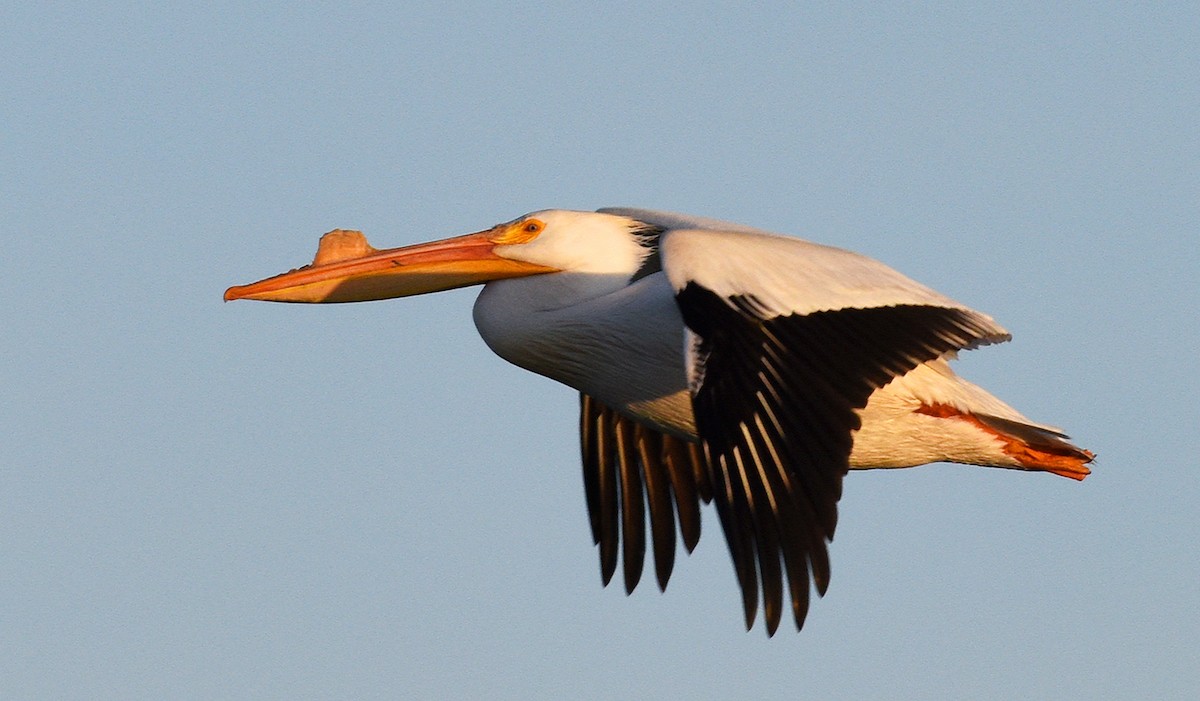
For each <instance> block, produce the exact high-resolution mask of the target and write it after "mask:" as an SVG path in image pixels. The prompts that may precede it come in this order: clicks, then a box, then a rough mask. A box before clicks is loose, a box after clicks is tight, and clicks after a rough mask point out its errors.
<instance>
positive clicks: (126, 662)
mask: <svg viewBox="0 0 1200 701" xmlns="http://www.w3.org/2000/svg"><path fill="white" fill-rule="evenodd" d="M0 46H3V48H4V54H5V56H6V67H5V69H4V70H3V71H0V93H2V94H3V95H4V97H5V100H4V101H5V105H6V106H5V108H4V128H3V129H0V160H2V162H3V165H4V173H5V176H4V177H3V178H0V207H2V208H3V213H4V215H5V216H4V224H5V226H6V227H7V230H8V233H7V234H6V236H5V237H4V241H5V245H4V255H3V256H0V293H2V294H3V298H4V299H5V300H6V302H7V303H6V312H5V314H4V332H3V334H2V335H0V359H2V364H0V389H2V393H3V397H4V401H2V402H0V421H2V422H3V424H2V425H3V426H4V427H5V431H4V435H5V438H4V440H2V441H0V562H3V563H4V564H3V566H2V567H0V660H3V661H2V662H0V695H3V696H4V697H6V698H122V699H133V698H146V699H151V698H180V699H187V698H196V699H202V698H254V699H266V698H281V699H282V698H289V699H295V698H484V697H486V698H513V699H518V698H520V699H528V698H597V699H600V698H614V697H633V698H652V697H667V698H670V697H688V698H696V699H703V698H714V699H715V698H738V697H740V698H749V697H758V698H785V697H786V698H795V697H797V696H812V697H832V698H854V699H890V698H905V697H908V698H978V699H987V698H992V699H1011V698H1094V699H1123V698H1151V697H1153V698H1164V699H1166V698H1179V699H1184V698H1195V697H1196V696H1197V695H1200V675H1198V674H1197V671H1196V670H1197V669H1200V652H1198V650H1200V593H1198V592H1200V588H1197V586H1196V582H1197V581H1198V580H1200V555H1198V554H1197V548H1196V544H1195V539H1196V536H1197V534H1198V533H1200V512H1198V510H1197V507H1196V503H1197V498H1198V496H1200V495H1198V493H1197V492H1198V490H1197V486H1196V474H1197V472H1196V471H1197V468H1198V465H1197V455H1198V454H1200V439H1198V438H1197V431H1196V427H1197V425H1198V423H1200V405H1198V402H1197V399H1196V397H1197V395H1198V394H1200V386H1198V381H1197V372H1196V369H1197V356H1196V349H1197V347H1200V322H1198V320H1197V318H1198V317H1197V314H1196V308H1197V305H1198V303H1200V286H1198V283H1197V274H1198V273H1200V254H1198V253H1197V248H1198V246H1197V244H1198V242H1200V237H1198V236H1197V223H1196V222H1197V221H1198V219H1200V218H1198V216H1197V215H1198V214H1200V211H1198V210H1200V136H1198V134H1200V132H1198V131H1197V129H1196V115H1197V113H1200V69H1198V66H1200V51H1198V49H1197V46H1200V12H1198V11H1197V10H1196V8H1195V6H1194V5H1193V4H1190V3H1179V4H1170V3H1160V4H1158V5H1155V6H1154V7H1152V8H1151V7H1144V6H1135V5H1118V4H1108V3H1065V4H1060V5H1058V6H1056V7H1054V8H1047V7H1044V6H1043V5H1042V4H1041V3H1027V4H1021V5H1012V6H1006V7H1002V8H997V7H992V6H991V5H983V6H967V5H958V4H953V5H946V6H927V5H900V4H895V5H892V6H890V9H886V10H881V9H880V8H878V7H874V6H869V5H864V6H845V7H815V8H804V7H795V6H793V5H791V4H780V5H778V6H773V5H772V6H766V5H764V6H761V7H756V8H745V7H733V6H729V5H727V4H720V3H694V4H692V5H689V6H688V7H686V8H679V9H674V10H670V9H664V8H661V7H659V6H658V4H640V3H617V4H608V5H597V4H594V3H593V4H587V5H585V4H582V3H580V4H565V5H552V4H545V5H543V4H539V3H520V4H514V5H496V4H492V3H479V4H474V3H465V4H454V3H403V4H397V6H395V7H393V6H392V4H390V3H379V4H347V3H339V4H336V5H330V6H318V5H314V6H308V7H299V8H298V7H295V6H294V5H293V4H290V3H278V4H255V5H253V6H251V7H247V6H245V5H243V4H240V3H210V4H206V5H204V6H196V7H185V6H181V5H173V6H170V7H168V6H159V5H157V4H152V3H151V4H147V3H108V4H106V5H104V6H99V5H85V4H63V5H53V6H48V5H36V4H34V3H23V4H22V6H18V7H8V8H6V9H4V10H0ZM609 205H627V206H645V207H653V208H660V209H672V210H678V211H684V212H692V213H696V214H702V215H706V216H712V217H719V218H724V219H731V220H735V221H741V222H744V223H746V224H751V225H755V226H759V227H763V228H768V229H773V230H777V231H782V232H786V233H792V234H796V235H799V236H803V237H805V238H809V239H812V240H816V241H820V242H823V243H829V244H833V245H838V246H842V247H846V248H851V249H854V250H858V251H861V252H863V253H866V254H868V255H871V256H873V257H876V258H879V259H881V260H883V261H885V262H887V263H888V264H890V265H892V266H893V267H895V268H897V269H899V270H901V271H903V272H904V273H906V274H908V275H909V276H911V277H914V278H916V279H917V280H920V281H922V282H924V283H926V284H928V285H931V286H933V287H935V288H936V289H938V290H940V291H942V292H944V293H946V294H948V295H951V296H953V297H955V298H957V299H960V300H962V301H963V302H966V303H968V304H970V305H972V306H974V307H976V308H979V309H981V310H983V311H986V312H988V313H989V314H991V315H993V316H994V317H996V319H997V320H999V321H1000V322H1001V323H1002V324H1004V325H1005V326H1006V327H1007V328H1008V329H1009V330H1010V331H1012V332H1013V334H1014V336H1015V339H1014V341H1013V342H1012V343H1010V344H1006V345H1004V346H999V347H992V348H987V349H984V350H981V351H979V352H975V353H970V354H967V355H966V356H964V357H963V359H962V361H961V362H960V363H959V365H958V367H959V369H960V371H961V372H963V373H964V374H965V375H967V376H968V377H969V378H971V379H972V380H974V381H976V382H978V383H979V384H982V385H984V386H985V387H987V388H989V389H990V390H992V391H993V392H995V393H996V394H997V395H998V396H1000V397H1002V398H1004V399H1005V400H1006V401H1008V402H1010V403H1012V404H1013V405H1014V406H1016V407H1017V408H1019V409H1020V410H1021V411H1023V412H1024V413H1026V414H1027V415H1029V416H1030V417H1032V418H1034V419H1038V420H1043V421H1047V422H1050V423H1055V424H1059V425H1062V426H1063V427H1064V428H1066V429H1067V430H1068V432H1070V433H1071V434H1072V436H1074V437H1075V438H1076V439H1077V441H1078V442H1079V443H1080V444H1081V445H1084V446H1086V447H1088V448H1091V449H1092V450H1094V451H1096V452H1097V453H1098V454H1099V459H1098V461H1097V463H1096V465H1095V469H1094V474H1093V475H1092V476H1091V477H1090V478H1089V479H1088V480H1087V481H1086V482H1084V483H1082V484H1076V483H1073V482H1070V481H1068V480H1064V479H1059V478H1055V477H1052V476H1048V475H1037V474H1022V473H1015V472H1010V471H1003V470H984V469H977V468H967V467H961V466H948V465H936V466H928V467H923V468H918V469H913V470H902V471H886V472H872V473H865V474H854V475H851V476H850V477H849V478H848V480H847V484H846V492H845V496H844V498H843V500H842V504H841V521H840V524H839V529H838V535H837V539H836V541H835V542H834V544H833V546H832V548H831V556H832V558H833V581H832V585H831V587H830V590H829V594H828V595H827V596H826V597H825V598H824V599H823V600H821V601H819V602H816V603H815V604H814V606H813V609H812V611H811V613H810V615H809V620H808V623H807V625H806V627H805V630H804V632H803V633H801V634H799V635H797V634H795V633H794V632H793V631H791V630H790V629H788V628H787V627H786V622H785V626H784V627H782V628H781V631H780V634H778V635H777V636H776V637H775V638H774V639H770V640H768V639H767V638H766V636H765V635H764V634H763V632H762V629H761V627H760V628H756V629H755V630H754V631H751V632H750V633H746V632H744V631H743V629H742V624H741V614H740V607H739V603H738V594H737V590H736V583H735V579H734V576H733V572H732V568H731V567H730V565H729V563H728V558H727V556H726V554H725V545H724V543H723V541H722V539H721V538H720V536H719V535H717V531H718V529H717V528H716V519H715V517H714V516H715V515H714V514H713V513H712V512H711V511H709V512H706V514H705V516H706V517H707V518H706V520H705V527H706V529H707V530H706V535H705V536H704V537H703V538H702V541H701V544H700V547H699V548H698V549H697V552H696V553H694V554H693V555H692V556H690V557H687V558H683V559H681V560H680V561H679V562H678V563H677V566H676V572H675V575H674V577H673V579H672V582H671V586H670V588H669V589H668V591H667V592H666V594H660V593H658V592H657V590H655V589H654V588H653V586H650V585H651V584H652V583H651V582H644V583H643V586H642V587H641V588H640V589H639V590H638V591H637V592H635V593H634V595H633V596H631V597H628V598H626V597H625V595H624V594H623V592H622V591H620V589H619V588H618V587H612V588H610V589H609V590H604V589H601V587H600V581H599V574H598V567H597V561H596V555H595V552H594V549H593V547H592V546H591V542H590V537H589V534H588V530H587V522H586V517H585V511H584V503H583V490H582V485H581V481H580V478H579V467H578V463H577V460H578V458H577V445H576V440H577V438H576V433H575V427H576V415H575V412H576V397H575V394H574V393H573V392H572V391H570V390H568V389H567V388H564V387H561V386H558V385H555V384H553V383H551V382H550V381H548V380H545V379H542V378H539V377H535V376H533V375H530V374H528V373H525V372H523V371H521V370H519V369H517V368H514V367H511V366H508V365H506V364H505V363H504V362H503V361H501V360H500V359H498V358H496V357H494V356H492V355H491V354H490V352H489V351H488V350H487V348H486V347H485V346H484V345H483V343H482V341H480V340H479V339H478V337H477V336H476V334H475V331H474V328H473V326H472V324H471V318H470V306H471V301H472V299H473V296H474V292H473V291H471V290H460V291H455V292H449V293H444V294H441V295H436V296H431V297H428V298H418V299H410V300H398V301H391V302H379V303H370V304H362V305H340V306H337V305H335V306H328V307H304V306H281V305H268V304H253V303H236V304H222V303H221V293H222V291H223V290H224V288H225V287H227V286H228V285H231V284H235V283H243V282H248V281H250V280H253V279H257V278H259V277H263V276H265V275H269V274H274V273H276V272H280V271H283V270H286V269H288V268H290V267H294V266H296V265H299V264H301V263H304V262H306V261H307V260H309V258H310V257H311V255H312V252H313V250H314V249H315V245H316V241H317V237H318V236H319V235H320V234H321V233H323V232H325V231H327V230H329V229H333V228H357V229H362V230H363V231H365V232H366V234H367V236H368V237H369V238H370V240H371V241H372V242H373V243H374V244H376V245H378V246H392V245H400V244H404V243H410V242H415V241H420V240H427V239H431V238H440V237H443V236H447V235H451V234H456V233H465V232H468V231H474V230H478V229H481V228H484V227H486V226H489V225H491V224H494V223H496V222H498V221H501V220H507V219H511V218H512V217H514V216H517V215H519V214H521V213H524V212H526V211H530V210H535V209H541V208H545V207H564V208H579V209H594V208H597V207H601V206H609Z"/></svg>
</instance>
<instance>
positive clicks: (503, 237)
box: [492, 219, 546, 246]
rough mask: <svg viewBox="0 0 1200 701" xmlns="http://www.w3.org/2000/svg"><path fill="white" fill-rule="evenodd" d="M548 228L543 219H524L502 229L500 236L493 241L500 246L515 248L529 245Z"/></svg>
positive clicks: (503, 226)
mask: <svg viewBox="0 0 1200 701" xmlns="http://www.w3.org/2000/svg"><path fill="white" fill-rule="evenodd" d="M545 228H546V223H545V222H543V221H542V220H541V219H522V220H520V221H515V222H512V223H511V224H505V225H502V226H501V227H500V232H499V234H498V235H497V236H496V237H495V238H493V239H492V240H493V241H494V242H495V243H496V245H498V246H514V245H518V244H522V243H529V242H530V241H532V240H534V239H536V238H537V237H538V234H540V233H542V230H544V229H545Z"/></svg>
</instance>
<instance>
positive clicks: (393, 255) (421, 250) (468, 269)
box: [225, 225, 557, 304]
mask: <svg viewBox="0 0 1200 701" xmlns="http://www.w3.org/2000/svg"><path fill="white" fill-rule="evenodd" d="M505 229H506V225H501V226H499V227H496V228H493V229H488V230H487V231H480V232H478V233H474V234H467V235H465V236H457V237H454V238H449V239H444V240H442V241H434V242H432V243H422V244H417V245H415V246H404V247H402V248H389V249H386V250H377V249H375V248H372V247H371V245H370V244H368V243H367V239H366V238H365V237H364V236H363V235H362V233H361V232H359V231H345V230H342V229H337V230H334V231H331V232H329V233H328V234H325V235H324V236H322V237H321V243H320V245H319V246H318V247H317V255H316V257H315V258H314V259H313V262H312V264H311V265H306V266H304V267H303V268H297V269H295V270H292V271H289V272H286V273H283V274H281V275H276V276H274V277H269V278H266V279H265V280H259V281H258V282H253V283H250V284H249V285H235V286H233V287H230V288H229V289H228V290H226V291H225V301H230V300H234V299H258V300H265V301H269V302H307V303H314V304H315V303H330V302H365V301H368V300H374V299H391V298H393V297H407V296H409V295H418V294H424V293H426V292H437V291H439V290H449V289H453V288H455V287H465V286H467V285H476V284H479V283H483V282H488V281H491V280H501V279H504V278H513V277H523V276H526V275H539V274H542V273H552V272H557V270H556V269H555V268H548V267H545V266H542V265H536V264H534V263H526V262H523V261H519V260H513V259H510V258H504V257H502V256H500V255H497V253H496V251H495V249H496V247H497V246H498V245H501V244H504V243H509V241H508V240H506V239H505V237H506V236H507V235H510V234H509V232H507V231H506V230H505Z"/></svg>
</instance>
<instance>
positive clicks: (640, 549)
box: [579, 394, 711, 592]
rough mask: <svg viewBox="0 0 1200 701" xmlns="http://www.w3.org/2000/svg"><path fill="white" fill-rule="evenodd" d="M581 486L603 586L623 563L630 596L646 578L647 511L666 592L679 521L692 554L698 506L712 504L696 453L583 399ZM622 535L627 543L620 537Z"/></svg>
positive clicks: (660, 583)
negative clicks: (596, 547)
mask: <svg viewBox="0 0 1200 701" xmlns="http://www.w3.org/2000/svg"><path fill="white" fill-rule="evenodd" d="M579 398H580V412H579V416H580V426H579V428H580V431H579V435H580V443H581V448H582V453H583V483H584V489H585V493H586V495H587V505H588V515H589V517H590V519H591V526H592V539H593V541H594V542H595V543H596V544H597V545H599V546H600V573H601V577H602V578H603V581H604V584H606V585H607V584H608V582H609V581H610V580H611V579H612V576H613V574H614V573H615V572H616V569H617V548H618V545H619V546H620V548H621V550H622V553H621V559H622V561H623V563H624V575H625V591H626V592H632V591H633V588H634V587H635V586H637V583H638V580H639V579H640V578H641V574H642V562H643V559H644V555H645V548H646V536H645V523H644V519H645V510H646V509H645V506H644V505H648V506H649V512H650V534H651V543H652V547H653V549H654V566H655V574H656V576H657V578H658V586H659V588H662V589H665V588H666V586H667V581H668V580H669V579H670V577H671V570H672V568H673V567H674V564H675V518H676V516H678V519H679V531H680V534H681V535H682V536H683V544H684V546H685V547H686V548H687V550H688V552H691V551H692V549H693V548H695V547H696V543H697V542H698V541H699V540H700V500H701V499H703V500H704V501H709V499H711V490H710V488H709V485H708V476H707V475H708V472H707V470H706V469H705V467H704V459H703V457H702V456H701V454H700V450H699V446H697V445H695V444H693V443H688V442H687V441H683V440H680V439H679V438H675V437H674V436H669V435H666V434H662V433H659V432H657V431H654V430H653V429H650V428H647V427H646V426H643V425H642V424H640V423H637V422H636V421H633V420H632V419H629V418H627V417H625V416H623V415H621V414H619V413H618V412H616V411H614V410H612V409H610V408H609V407H607V406H605V405H604V404H602V403H601V402H599V401H597V400H596V399H594V398H593V397H590V396H588V395H586V394H580V395H579ZM622 535H623V537H621V536H622Z"/></svg>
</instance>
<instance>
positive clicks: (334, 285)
mask: <svg viewBox="0 0 1200 701" xmlns="http://www.w3.org/2000/svg"><path fill="white" fill-rule="evenodd" d="M480 283H482V284H483V289H482V291H481V292H480V294H479V297H478V299H477V300H476V302H475V309H474V318H475V325H476V327H477V328H478V329H479V333H480V335H481V336H482V337H483V339H484V341H485V342H486V343H487V344H488V346H490V347H491V349H492V350H493V351H495V352H496V353H497V354H498V355H500V356H501V357H502V358H504V359H506V360H508V361H510V362H512V363H515V364H516V365H519V366H521V367H523V368H526V369H528V370H531V371H533V372H536V373H538V374H541V375H545V376H546V377H549V378H551V379H554V380H557V381H559V382H562V383H564V384H566V385H568V386H570V387H573V388H575V389H577V390H578V391H579V393H580V408H581V410H580V436H581V441H580V442H581V449H582V462H583V481H584V491H585V495H586V500H587V508H588V514H589V517H590V522H591V532H592V537H593V540H594V541H595V543H596V545H597V546H598V549H599V555H600V570H601V576H602V579H603V582H604V584H605V585H607V584H608V583H609V581H610V579H611V578H612V577H613V576H614V574H615V572H616V570H617V564H618V554H620V559H621V562H622V564H623V568H622V569H623V576H624V584H625V589H626V591H627V592H631V591H632V590H633V589H634V587H635V586H636V585H637V583H638V581H639V579H640V578H641V574H642V566H643V559H644V555H645V550H646V547H647V536H646V521H647V514H648V516H649V518H648V521H649V541H650V542H649V545H650V547H651V548H652V550H653V553H654V567H655V574H656V576H657V579H658V584H659V586H660V588H665V587H666V585H667V580H668V579H669V577H670V575H671V571H672V568H673V566H674V558H675V551H676V526H678V534H679V536H680V537H681V538H682V540H683V544H684V547H685V548H686V549H687V551H688V552H691V550H692V549H693V548H694V547H695V546H696V543H697V541H698V540H699V538H700V505H701V502H711V503H713V504H715V506H716V511H717V516H718V519H719V521H720V524H721V528H722V530H723V532H724V535H725V540H726V543H727V545H728V547H729V553H730V555H731V557H732V560H733V565H734V570H735V573H736V576H737V580H738V583H739V585H740V588H741V594H742V604H743V613H744V617H745V621H746V627H747V629H749V628H751V627H753V625H754V619H755V616H756V613H757V611H758V610H759V600H760V598H759V597H760V594H761V602H762V604H761V605H762V610H763V616H764V620H765V623H766V629H767V634H768V635H773V634H774V633H775V631H776V629H777V628H778V626H779V623H780V619H781V617H782V615H783V609H784V606H785V605H786V604H787V600H788V599H790V602H791V609H792V616H793V618H794V620H795V623H796V627H797V629H800V628H802V627H803V625H804V619H805V616H806V615H807V612H808V607H809V593H810V588H815V590H816V592H817V593H818V594H819V595H823V594H824V593H825V591H826V588H827V587H828V586H829V555H828V543H829V541H830V540H831V539H832V538H833V534H834V529H835V527H836V525H837V503H838V500H839V499H840V497H841V495H842V478H843V477H844V476H845V475H846V473H847V472H848V471H849V470H852V469H871V468H892V467H910V466H915V465H921V464H925V463H931V462H943V461H944V462H957V463H966V464H972V465H984V466H990V467H1004V468H1012V469H1017V470H1029V471H1041V472H1048V473H1053V474H1056V475H1061V476H1063V477H1069V478H1072V479H1075V480H1082V479H1083V478H1084V477H1086V476H1087V475H1088V474H1089V472H1090V470H1089V469H1088V467H1087V464H1088V463H1090V462H1091V461H1092V459H1093V457H1094V456H1093V454H1092V453H1091V452H1089V451H1086V450H1082V449H1080V448H1077V447H1076V446H1074V445H1072V444H1071V443H1069V442H1068V441H1067V436H1066V435H1064V434H1063V433H1062V431H1060V430H1059V429H1057V428H1054V427H1052V426H1047V425H1044V424H1040V423H1035V422H1033V421H1030V420H1029V419H1027V418H1025V417H1024V416H1022V415H1021V414H1020V413H1018V412H1017V411H1016V410H1014V409H1012V408H1011V407H1009V406H1008V405H1007V404H1005V403H1004V402H1002V401H1000V400H999V399H997V398H995V397H993V396H992V395H991V394H989V393H988V392H986V391H985V390H983V389H982V388H980V387H978V386H976V385H974V384H971V383H970V382H967V381H966V380H963V379H962V378H960V377H959V376H958V375H956V374H955V373H954V372H953V371H952V370H951V368H950V366H949V362H948V361H950V360H951V359H953V358H954V356H955V354H956V352H958V351H960V350H964V349H971V348H975V347H978V346H982V345H987V344H991V343H998V342H1002V341H1007V340H1008V339H1009V338H1010V336H1009V334H1008V333H1007V332H1006V331H1005V330H1004V329H1003V328H1001V327H1000V326H999V325H998V324H997V323H996V322H995V321H993V320H992V318H991V317H989V316H987V315H985V314H982V313H980V312H977V311H974V310H972V309H969V308H967V307H966V306H964V305H962V304H960V303H958V302H956V301H954V300H952V299H950V298H948V297H945V296H943V295H941V294H938V293H937V292H935V291H933V290H931V289H929V288H927V287H925V286H923V285H920V284H918V283H916V282H914V281H912V280H910V279H908V278H907V277H905V276H903V275H901V274H900V273H898V272H896V271H894V270H892V269H891V268H889V267H887V266H885V265H883V264H882V263H879V262H877V261H875V260H872V259H871V258H867V257H865V256H862V255H859V254H856V253H852V252H850V251H846V250H842V249H838V248H833V247H829V246H824V245H820V244H816V243H811V242H808V241H804V240H801V239H798V238H792V237H787V236H780V235H778V234H772V233H768V232H765V231H761V230H758V229H753V228H750V227H746V226H742V225H739V224H733V223H729V222H723V221H717V220H713V219H706V218H701V217H694V216H688V215H682V214H674V213H669V212H658V211H651V210H642V209H623V208H610V209H601V210H599V211H597V212H579V211H566V210H545V211H539V212H533V213H531V214H527V215H524V216H522V217H518V218H517V219H514V220H512V221H510V222H507V223H504V224H499V225H497V226H494V227H492V228H490V229H487V230H485V231H480V232H477V233H473V234H467V235H465V236H458V237H454V238H449V239H445V240H442V241H436V242H433V243H426V244H418V245H413V246H406V247H401V248H392V249H387V250H377V249H374V248H372V247H371V246H370V245H369V244H368V243H367V241H366V239H365V238H364V237H363V235H362V234H361V233H360V232H356V231H342V230H338V231H332V232H330V233H328V234H326V235H325V236H323V237H322V239H321V243H320V246H319V248H318V251H317V255H316V258H315V259H314V261H313V263H312V264H311V265H307V266H305V267H302V268H299V269H296V270H292V271H290V272H287V273H283V274H281V275H277V276H274V277H270V278H267V279H264V280H261V281H259V282H255V283H252V284H249V285H241V286H235V287H231V288H229V289H228V290H227V291H226V292H225V299H226V300H234V299H257V300H268V301H276V302H308V303H329V302H359V301H366V300H378V299H389V298H394V297H404V296H409V295H417V294H423V293H426V292H434V291H438V290H446V289H451V288H456V287H463V286H467V285H475V284H480ZM785 581H786V584H785ZM810 582H811V586H810ZM785 586H786V587H787V596H786V597H785V593H784V587H785Z"/></svg>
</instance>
